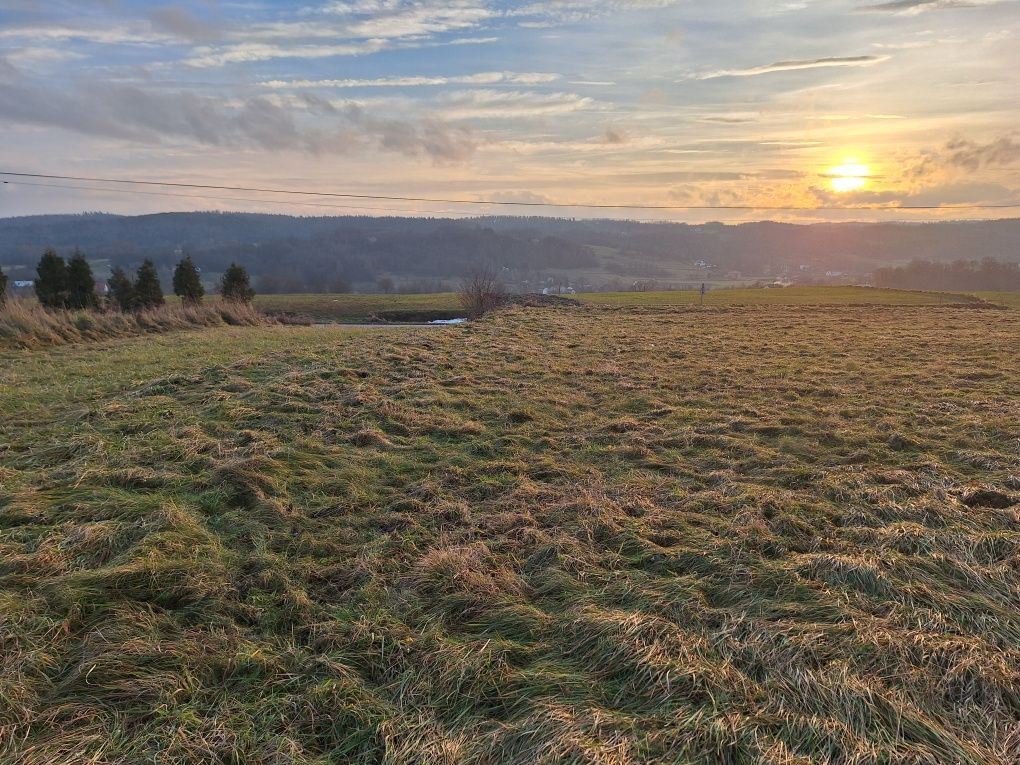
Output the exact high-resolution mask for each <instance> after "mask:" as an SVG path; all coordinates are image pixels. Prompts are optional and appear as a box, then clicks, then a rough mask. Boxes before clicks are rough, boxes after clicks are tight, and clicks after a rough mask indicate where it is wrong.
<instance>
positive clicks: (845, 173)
mask: <svg viewBox="0 0 1020 765" xmlns="http://www.w3.org/2000/svg"><path fill="white" fill-rule="evenodd" d="M827 175H828V177H829V183H830V184H831V185H832V190H833V191H835V192H838V193H844V192H847V191H858V190H859V189H863V188H864V187H865V186H867V185H868V177H869V176H870V175H871V170H870V168H869V167H868V166H867V165H864V164H861V163H860V162H857V161H854V160H848V161H847V162H844V163H843V164H842V165H838V166H837V167H834V168H832V169H831V170H829V172H828V173H827Z"/></svg>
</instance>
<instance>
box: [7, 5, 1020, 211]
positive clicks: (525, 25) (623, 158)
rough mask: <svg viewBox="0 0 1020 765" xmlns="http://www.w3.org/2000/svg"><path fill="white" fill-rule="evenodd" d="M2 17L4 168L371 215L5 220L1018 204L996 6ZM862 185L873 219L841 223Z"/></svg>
mask: <svg viewBox="0 0 1020 765" xmlns="http://www.w3.org/2000/svg"><path fill="white" fill-rule="evenodd" d="M79 5H80V6H82V7H83V8H87V9H88V10H87V11H82V10H81V9H79V8H78V6H79ZM0 18H2V19H3V21H2V23H0V106H2V108H0V130H2V131H3V138H4V140H3V142H2V148H0V159H3V160H4V161H3V162H2V163H0V169H6V170H12V171H26V172H34V173H49V174H54V175H74V176H92V177H104V178H131V179H137V180H147V181H151V180H160V181H176V182H181V183H186V184H190V183H201V184H215V185H220V186H231V187H235V186H253V187H268V186H271V187H277V188H286V189H300V190H304V191H307V190H315V191H329V192H339V193H340V194H351V195H378V196H379V197H385V198H384V199H375V200H372V201H368V200H364V199H362V200H360V201H358V200H355V199H352V198H345V197H342V196H341V197H333V198H330V199H328V200H326V202H322V201H320V202H316V204H327V206H326V207H308V206H307V205H308V200H303V201H302V200H301V199H300V198H293V199H289V200H285V199H283V198H282V197H279V196H276V197H272V198H266V197H259V196H257V195H247V196H246V197H245V198H242V199H240V200H237V199H229V198H228V197H230V196H238V195H237V194H234V195H231V194H225V193H221V194H214V193H208V194H199V193H198V192H197V191H194V190H192V191H188V190H181V189H178V190H177V191H176V192H175V194H176V196H165V195H164V194H163V193H162V192H159V191H157V190H155V189H150V190H149V192H147V193H146V194H135V193H125V192H126V190H125V189H124V188H120V189H113V190H105V189H104V190H98V189H91V190H79V189H76V188H53V187H47V188H40V187H39V186H38V185H37V186H31V185H29V184H28V183H21V184H20V185H16V184H14V183H7V184H0V213H2V214H4V215H25V214H33V213H43V212H60V213H63V212H80V211H83V210H103V211H108V212H117V213H143V212H153V211H163V210H167V209H176V210H196V209H198V210H206V209H219V210H237V211H253V212H254V211H261V212H292V213H313V212H315V213H322V214H329V213H331V212H334V213H340V214H348V213H349V214H367V215H376V214H382V215H385V214H397V215H442V216H472V215H478V214H504V213H512V214H517V213H522V214H524V213H526V214H529V215H531V214H537V215H555V214H560V213H562V210H563V208H559V212H558V211H557V208H556V207H555V206H554V205H555V204H567V205H581V207H576V208H573V210H574V213H575V214H577V215H580V216H584V217H599V216H605V215H607V214H613V215H615V214H616V213H612V211H611V209H610V208H607V207H605V206H606V205H610V206H613V205H632V206H636V207H637V212H635V213H628V215H629V214H634V215H638V216H643V217H654V218H655V219H668V220H678V221H687V222H699V221H702V222H703V221H712V220H717V219H718V220H722V221H724V222H726V221H734V222H735V221H743V220H754V219H757V218H759V217H761V213H760V212H755V209H756V206H758V205H760V206H761V207H763V208H768V209H769V210H770V212H771V213H772V215H771V216H770V217H776V218H781V219H784V220H793V221H799V222H803V221H806V220H850V219H855V220H856V219H860V218H862V217H866V218H868V219H875V220H886V219H897V217H898V218H902V217H903V213H902V210H905V209H907V208H908V207H910V206H912V205H916V204H920V203H923V204H924V205H925V206H926V208H927V209H928V210H931V209H933V208H934V209H936V210H937V208H939V207H943V206H944V207H945V208H946V213H945V217H949V216H950V215H952V216H953V217H956V218H958V217H961V216H962V217H992V216H997V215H1001V214H1002V213H1001V210H1002V209H1007V207H1008V206H1010V205H1014V204H1017V205H1020V133H1018V132H1017V125H1018V124H1020V102H1018V100H1017V98H1016V93H1018V92H1020V67H1017V66H1016V65H1015V64H1016V42H1017V40H1016V36H1017V32H1016V31H1015V30H1020V3H1017V2H1008V1H1006V0H981V1H980V2H978V1H977V0H975V2H969V3H963V2H948V0H947V1H945V2H941V1H940V2H935V0H925V1H924V2H922V1H921V0H910V1H909V2H885V3H883V2H878V0H873V1H872V2H868V1H867V0H852V1H851V0H818V2H811V3H800V2H798V3H763V2H756V1H752V0H732V2H727V3H721V4H712V3H709V4H705V3H684V2H680V1H679V0H635V1H634V2H609V1H608V0H570V1H569V2H568V1H567V0H557V1H556V2H548V3H533V2H528V3H523V2H511V1H510V0H458V2H455V3H448V2H440V0H308V1H307V2H302V3H282V2H268V1H267V0H252V2H244V3H236V2H229V3H228V2H208V0H179V2H172V3H167V4H162V3H161V4H156V5H154V4H153V3H149V2H146V1H145V0H118V1H117V2H91V3H37V2H26V1H25V0H7V2H5V1H4V0H0ZM950 62H957V63H954V64H952V65H950ZM5 180H9V179H5ZM865 192H867V193H868V194H880V195H881V202H882V205H883V207H885V206H887V207H888V208H889V212H888V213H887V212H885V211H883V210H878V211H869V212H868V213H867V215H864V214H863V212H862V211H863V210H864V208H865V205H864V202H865V201H872V202H874V200H872V199H869V200H865V199H864V198H863V197H862V196H861V195H862V194H863V193H865ZM248 197H251V198H248ZM405 197H407V198H410V199H401V198H405ZM449 199H455V200H463V199H469V200H473V201H475V202H484V201H485V200H498V201H501V202H503V203H504V204H506V203H508V202H523V203H527V204H528V205H530V206H529V207H520V208H515V207H505V206H504V207H500V206H496V205H492V206H485V205H477V204H476V205H465V204H457V203H444V202H438V201H436V202H433V201H432V200H449ZM597 205H602V206H603V207H602V209H596V208H589V207H587V206H597ZM968 205H970V206H973V205H984V206H985V207H986V209H983V210H978V209H977V208H975V207H967V206H968ZM839 207H846V208H847V213H846V214H843V213H841V211H839V210H838V209H834V208H839ZM641 208H651V209H649V210H648V212H647V213H645V212H642V211H641ZM993 208H994V209H993ZM894 209H898V210H900V212H897V213H893V212H892V210H894ZM1009 209H1011V208H1009ZM1018 209H1020V207H1018ZM621 214H623V213H622V212H621ZM925 216H926V217H928V218H930V217H933V216H935V217H943V216H941V213H938V212H936V213H931V212H928V213H926V214H925ZM915 217H920V215H918V216H915Z"/></svg>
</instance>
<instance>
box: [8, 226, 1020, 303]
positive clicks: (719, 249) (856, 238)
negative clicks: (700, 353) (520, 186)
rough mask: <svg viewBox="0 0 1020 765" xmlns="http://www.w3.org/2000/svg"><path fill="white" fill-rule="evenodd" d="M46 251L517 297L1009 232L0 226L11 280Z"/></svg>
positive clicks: (369, 287)
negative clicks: (484, 273) (495, 274)
mask: <svg viewBox="0 0 1020 765" xmlns="http://www.w3.org/2000/svg"><path fill="white" fill-rule="evenodd" d="M47 247H53V248H55V249H56V250H57V251H58V252H59V253H61V254H62V255H69V254H70V253H71V252H73V250H74V249H75V248H80V249H81V251H82V252H84V253H85V255H86V257H87V258H89V259H90V260H92V261H106V262H107V263H108V267H111V268H112V267H113V266H121V267H123V268H124V269H126V270H132V269H135V268H137V267H138V266H139V265H140V264H141V262H142V261H143V260H144V259H146V258H150V259H152V260H153V261H154V262H155V264H156V266H157V268H158V269H159V272H160V275H161V277H162V278H163V279H164V281H166V280H168V279H169V275H170V270H171V269H172V268H173V265H174V264H175V263H176V262H177V261H178V260H180V259H181V257H182V256H183V255H191V256H192V257H193V258H194V260H195V262H196V263H197V264H198V265H199V266H200V267H201V268H202V279H203V281H205V282H207V283H208V284H209V285H210V286H211V285H212V283H213V282H214V281H215V280H216V278H218V276H219V275H220V274H221V273H222V271H223V270H224V269H225V268H226V267H227V266H228V265H229V264H230V263H231V262H237V263H239V264H241V265H243V266H244V267H245V268H246V269H247V270H248V272H249V273H250V274H251V276H252V280H253V283H254V285H255V287H256V289H258V290H259V291H260V292H306V291H310V292H323V291H343V290H349V289H355V290H359V291H374V290H375V289H378V288H379V285H382V284H385V285H386V287H387V289H395V290H397V291H423V290H436V289H444V288H450V287H452V286H454V285H456V283H457V282H458V280H459V279H460V278H461V277H462V276H463V275H464V274H465V273H466V272H467V271H469V270H471V269H472V268H474V267H476V266H478V265H481V264H484V265H489V266H493V267H495V268H496V269H497V270H498V271H499V272H500V274H501V276H502V278H503V279H504V280H505V281H506V282H507V284H508V286H510V287H512V288H517V289H534V288H537V287H540V286H541V285H543V284H554V283H555V284H570V285H577V286H584V287H587V288H591V289H601V288H627V286H628V285H630V284H631V283H632V282H636V281H637V280H643V281H644V282H645V283H647V281H648V279H649V278H651V279H654V280H655V281H656V283H657V284H659V285H662V286H664V285H668V284H670V283H673V284H675V283H677V282H684V281H695V282H701V281H708V282H730V283H732V282H739V281H740V280H744V281H745V282H747V283H752V282H754V281H757V280H760V279H762V278H769V279H783V280H785V281H791V282H797V283H805V284H812V283H863V282H867V281H869V280H871V279H872V274H873V273H875V272H876V269H879V270H881V269H885V268H887V267H889V266H898V265H902V264H906V263H907V262H908V261H910V260H912V259H920V260H927V261H932V262H937V263H942V262H950V261H953V260H959V259H960V258H961V257H968V258H975V257H976V258H995V259H998V260H1001V261H1004V262H1015V261H1016V260H1017V259H1018V258H1020V221H1018V220H1001V221H981V222H953V223H933V224H895V223H887V224H865V223H841V224H814V225H794V224H785V223H772V222H760V223H748V224H741V225H724V224H721V223H708V224H702V225H686V224H674V223H640V222H635V221H618V220H574V219H566V218H528V217H511V216H506V217H482V218H472V219H466V220H452V219H440V218H395V217H390V218H383V217H356V216H352V217H294V216H288V215H262V214H243V213H163V214H157V215H141V216H117V215H107V214H102V213H93V214H82V215H48V216H32V217H23V218H7V219H0V265H2V266H4V271H5V272H6V273H7V275H8V276H9V277H10V278H11V279H31V278H33V272H34V268H35V264H36V262H37V261H38V260H39V257H40V255H41V254H42V252H43V251H44V250H45V249H46V248H47ZM101 272H102V270H101V269H99V270H97V274H99V273H101ZM911 273H913V272H911ZM883 278H884V277H883ZM890 278H893V277H890ZM897 278H898V277H897ZM917 286H921V285H920V284H918V285H917ZM949 286H950V287H951V288H953V289H962V288H963V286H964V285H955V284H954V285H949Z"/></svg>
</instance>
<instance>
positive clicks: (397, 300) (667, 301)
mask: <svg viewBox="0 0 1020 765" xmlns="http://www.w3.org/2000/svg"><path fill="white" fill-rule="evenodd" d="M995 294H997V295H999V294H1002V295H1008V294H1010V293H995ZM568 297H574V298H576V299H577V300H579V301H580V302H582V303H592V304H596V305H618V306H630V305H664V306H668V305H687V304H696V303H699V302H700V301H701V297H700V295H699V294H698V293H697V292H680V291H671V292H592V293H586V294H580V295H571V296H568ZM979 299H980V298H978V297H975V296H974V295H967V294H962V293H950V292H914V291H909V290H891V289H879V288H875V287H784V288H781V289H721V290H711V291H709V292H707V293H706V294H705V301H704V302H705V305H709V306H721V305H940V304H942V305H945V304H950V303H973V302H978V300H979ZM256 305H257V306H258V307H259V308H262V309H263V310H267V311H288V312H292V313H297V314H303V315H306V316H310V317H312V318H313V319H315V320H317V321H338V322H360V321H366V320H368V319H371V318H373V317H379V316H383V317H386V318H388V319H389V320H391V321H428V320H430V319H449V318H454V317H456V316H459V315H460V314H461V308H460V302H459V300H458V297H457V294H456V293H453V292H446V293H437V294H431V295H359V294H323V295H259V296H258V297H257V298H256Z"/></svg>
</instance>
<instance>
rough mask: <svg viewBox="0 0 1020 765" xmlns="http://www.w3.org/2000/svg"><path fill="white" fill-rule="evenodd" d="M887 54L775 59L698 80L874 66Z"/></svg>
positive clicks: (700, 77) (708, 74)
mask: <svg viewBox="0 0 1020 765" xmlns="http://www.w3.org/2000/svg"><path fill="white" fill-rule="evenodd" d="M889 58H890V57H889V56H834V57H830V58H812V59H802V60H794V61H776V62H775V63H773V64H767V65H765V66H754V67H750V68H748V69H720V70H718V71H715V72H707V73H705V74H701V75H698V77H697V79H699V80H711V79H715V78H716V77H754V76H756V75H759V74H771V73H772V72H792V71H797V70H801V69H823V68H829V67H858V66H874V65H875V64H881V63H883V62H885V61H888V60H889Z"/></svg>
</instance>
